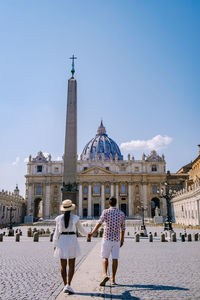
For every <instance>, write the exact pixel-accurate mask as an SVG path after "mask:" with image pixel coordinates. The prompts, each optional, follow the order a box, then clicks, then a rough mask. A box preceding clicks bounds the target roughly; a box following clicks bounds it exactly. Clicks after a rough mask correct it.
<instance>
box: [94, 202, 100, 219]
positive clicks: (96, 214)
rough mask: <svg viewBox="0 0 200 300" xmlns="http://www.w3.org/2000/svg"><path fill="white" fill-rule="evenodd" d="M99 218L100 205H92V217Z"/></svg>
mask: <svg viewBox="0 0 200 300" xmlns="http://www.w3.org/2000/svg"><path fill="white" fill-rule="evenodd" d="M99 216H100V205H99V203H95V204H94V217H99Z"/></svg>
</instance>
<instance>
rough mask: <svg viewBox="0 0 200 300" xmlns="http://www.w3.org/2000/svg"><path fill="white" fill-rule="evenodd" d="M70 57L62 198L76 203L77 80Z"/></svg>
mask: <svg viewBox="0 0 200 300" xmlns="http://www.w3.org/2000/svg"><path fill="white" fill-rule="evenodd" d="M70 59H72V70H71V73H72V77H71V78H70V79H69V80H68V93H67V116H66V130H65V149H64V174H63V188H62V196H63V197H62V198H63V200H64V199H71V200H72V201H73V203H75V204H76V194H77V183H76V173H77V82H76V79H75V78H74V73H75V68H74V59H76V57H74V55H73V56H72V57H71V58H70Z"/></svg>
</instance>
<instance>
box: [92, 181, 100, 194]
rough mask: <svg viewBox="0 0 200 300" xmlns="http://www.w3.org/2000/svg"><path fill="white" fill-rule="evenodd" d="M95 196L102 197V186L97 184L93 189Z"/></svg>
mask: <svg viewBox="0 0 200 300" xmlns="http://www.w3.org/2000/svg"><path fill="white" fill-rule="evenodd" d="M93 194H95V195H100V186H99V185H98V184H95V185H94V187H93Z"/></svg>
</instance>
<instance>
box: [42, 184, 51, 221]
mask: <svg viewBox="0 0 200 300" xmlns="http://www.w3.org/2000/svg"><path fill="white" fill-rule="evenodd" d="M45 194H46V198H45V202H44V204H43V205H44V206H43V207H44V212H43V216H44V217H45V218H49V217H50V184H49V183H47V184H46V193H45Z"/></svg>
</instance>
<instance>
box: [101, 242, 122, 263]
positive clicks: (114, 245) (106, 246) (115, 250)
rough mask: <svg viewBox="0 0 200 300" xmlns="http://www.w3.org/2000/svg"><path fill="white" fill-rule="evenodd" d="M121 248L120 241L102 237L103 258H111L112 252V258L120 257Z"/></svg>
mask: <svg viewBox="0 0 200 300" xmlns="http://www.w3.org/2000/svg"><path fill="white" fill-rule="evenodd" d="M119 249H120V241H119V242H116V241H114V242H112V241H107V240H104V239H102V242H101V257H102V258H109V256H110V254H111V253H112V259H118V258H119Z"/></svg>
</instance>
